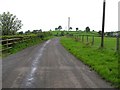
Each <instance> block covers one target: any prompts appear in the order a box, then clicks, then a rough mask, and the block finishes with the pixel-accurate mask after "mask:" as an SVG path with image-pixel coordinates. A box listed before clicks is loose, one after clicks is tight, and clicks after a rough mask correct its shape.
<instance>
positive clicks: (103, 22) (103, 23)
mask: <svg viewBox="0 0 120 90" xmlns="http://www.w3.org/2000/svg"><path fill="white" fill-rule="evenodd" d="M105 6H106V0H104V1H103V18H102V37H101V47H102V48H103V47H104V27H105Z"/></svg>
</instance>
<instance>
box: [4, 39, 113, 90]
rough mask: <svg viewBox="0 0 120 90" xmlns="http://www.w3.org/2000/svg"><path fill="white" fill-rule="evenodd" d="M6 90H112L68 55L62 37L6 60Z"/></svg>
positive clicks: (107, 84) (25, 50) (78, 61)
mask: <svg viewBox="0 0 120 90" xmlns="http://www.w3.org/2000/svg"><path fill="white" fill-rule="evenodd" d="M2 87H3V88H112V87H111V86H110V85H109V83H107V82H105V81H104V80H102V79H101V78H100V76H98V75H97V74H96V73H95V72H94V71H91V70H90V69H89V68H88V67H87V66H86V65H84V64H83V63H82V62H81V61H80V60H77V59H76V58H75V57H74V56H73V55H71V54H70V53H68V51H66V50H65V49H64V47H63V46H62V45H61V44H60V42H59V38H54V39H51V40H48V41H46V42H44V43H42V44H39V45H36V46H32V47H29V48H26V49H24V50H22V51H20V52H18V53H16V54H14V55H10V56H8V57H7V58H4V59H3V60H2Z"/></svg>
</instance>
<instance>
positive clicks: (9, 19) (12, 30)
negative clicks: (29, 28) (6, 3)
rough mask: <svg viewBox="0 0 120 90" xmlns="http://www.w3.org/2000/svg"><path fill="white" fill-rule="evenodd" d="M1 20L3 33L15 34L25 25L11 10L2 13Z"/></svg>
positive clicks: (0, 25)
mask: <svg viewBox="0 0 120 90" xmlns="http://www.w3.org/2000/svg"><path fill="white" fill-rule="evenodd" d="M0 22H1V23H0V27H2V34H3V35H14V34H16V32H17V31H18V30H20V29H21V27H22V26H23V24H22V23H21V20H18V18H16V16H15V15H13V14H10V12H7V13H5V12H3V14H1V15H0Z"/></svg>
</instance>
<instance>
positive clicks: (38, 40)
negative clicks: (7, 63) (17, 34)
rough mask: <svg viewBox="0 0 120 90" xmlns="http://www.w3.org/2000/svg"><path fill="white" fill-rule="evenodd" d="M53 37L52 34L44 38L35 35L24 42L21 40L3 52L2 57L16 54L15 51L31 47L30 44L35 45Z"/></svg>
mask: <svg viewBox="0 0 120 90" xmlns="http://www.w3.org/2000/svg"><path fill="white" fill-rule="evenodd" d="M50 38H52V37H51V36H48V37H45V38H43V39H41V38H38V37H33V38H32V39H30V40H27V41H24V42H19V43H17V44H15V45H14V46H13V48H11V49H9V50H7V51H5V52H3V53H2V57H3V58H4V57H6V56H8V55H10V54H14V53H17V52H18V51H21V50H23V49H25V48H27V47H30V46H33V45H36V44H39V43H42V42H43V41H46V40H48V39H50Z"/></svg>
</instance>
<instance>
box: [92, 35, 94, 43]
mask: <svg viewBox="0 0 120 90" xmlns="http://www.w3.org/2000/svg"><path fill="white" fill-rule="evenodd" d="M92 45H94V36H92Z"/></svg>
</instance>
